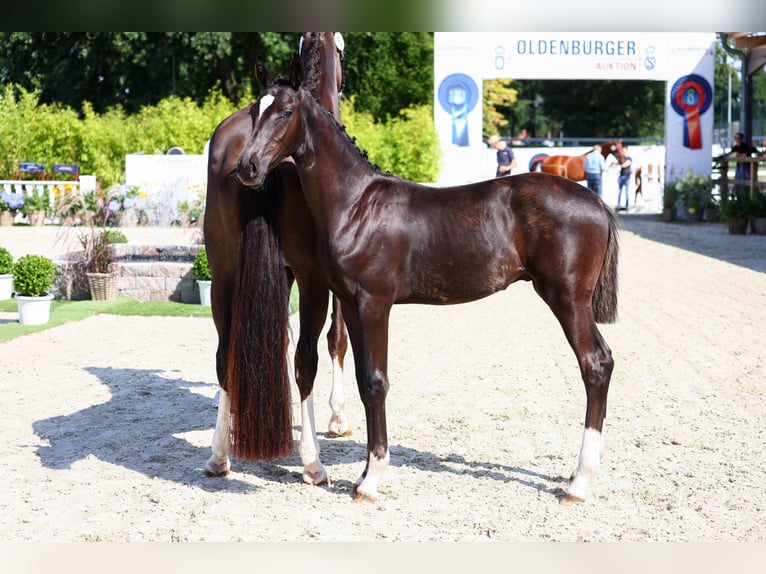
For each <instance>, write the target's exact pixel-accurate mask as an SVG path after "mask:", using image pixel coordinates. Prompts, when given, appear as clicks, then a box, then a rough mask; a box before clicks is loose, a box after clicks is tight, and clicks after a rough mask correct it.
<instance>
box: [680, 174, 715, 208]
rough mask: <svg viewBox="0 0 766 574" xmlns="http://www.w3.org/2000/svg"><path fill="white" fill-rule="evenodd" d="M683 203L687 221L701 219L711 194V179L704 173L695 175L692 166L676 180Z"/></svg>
mask: <svg viewBox="0 0 766 574" xmlns="http://www.w3.org/2000/svg"><path fill="white" fill-rule="evenodd" d="M676 189H677V190H678V193H679V196H680V199H681V204H682V205H683V207H684V213H685V214H686V220H687V221H701V220H702V210H703V208H704V206H705V204H706V203H707V200H708V197H709V196H710V181H709V179H708V178H707V177H705V176H702V175H695V174H694V173H693V172H692V170H691V168H687V169H686V173H685V174H684V177H683V178H681V179H679V180H678V181H677V182H676Z"/></svg>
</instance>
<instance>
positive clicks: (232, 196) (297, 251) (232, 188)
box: [204, 32, 350, 484]
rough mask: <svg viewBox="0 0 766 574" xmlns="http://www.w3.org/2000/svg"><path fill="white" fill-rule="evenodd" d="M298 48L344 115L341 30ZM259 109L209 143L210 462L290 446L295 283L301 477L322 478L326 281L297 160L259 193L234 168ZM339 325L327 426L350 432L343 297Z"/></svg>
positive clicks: (244, 113)
mask: <svg viewBox="0 0 766 574" xmlns="http://www.w3.org/2000/svg"><path fill="white" fill-rule="evenodd" d="M336 40H337V45H336ZM301 54H302V57H303V58H304V59H305V60H306V61H307V62H314V65H313V69H314V70H315V72H314V73H315V75H314V77H313V78H312V81H313V84H312V85H313V88H312V91H313V93H314V95H315V96H317V97H319V99H320V100H321V101H322V103H323V105H324V106H326V107H327V108H328V109H331V110H332V113H333V114H334V116H335V117H336V119H339V118H340V108H339V104H338V93H339V91H340V90H341V88H342V59H343V52H342V37H340V35H336V36H334V35H333V34H332V33H331V32H319V33H306V34H305V35H304V36H303V37H302V38H301ZM257 117H258V106H257V104H255V103H254V104H251V105H250V106H247V107H245V108H243V109H241V110H239V111H237V112H235V113H234V114H232V115H231V116H229V117H228V118H226V119H224V120H223V121H222V122H221V123H220V124H219V125H218V126H217V127H216V129H215V131H214V133H213V136H212V138H211V141H210V148H209V162H208V185H207V204H206V212H205V222H204V234H205V246H206V250H207V254H208V260H209V263H210V270H211V273H212V277H213V282H212V286H211V287H212V290H211V306H212V314H213V321H214V323H215V327H216V330H217V334H218V347H217V350H216V372H217V377H218V382H219V384H220V387H221V390H220V399H219V405H218V418H217V423H216V430H215V433H214V435H213V444H212V450H213V454H212V456H211V457H210V459H209V460H208V461H207V464H206V465H205V471H206V473H207V474H208V475H225V474H227V473H228V472H229V469H230V460H229V451H230V449H231V450H232V454H233V455H234V456H236V457H238V458H242V459H245V460H259V459H270V458H276V457H280V456H285V455H289V454H292V453H293V450H294V447H293V438H292V422H291V413H290V409H289V407H285V406H284V404H280V401H284V400H288V399H289V379H288V371H287V362H286V355H287V341H288V340H287V337H286V335H285V328H286V326H287V322H288V305H289V303H288V297H289V289H290V286H291V285H292V282H293V280H295V281H297V283H298V288H299V292H300V308H299V313H300V334H299V338H298V343H297V345H296V351H295V377H296V382H297V384H298V387H299V389H300V391H301V416H302V419H303V426H302V434H301V441H300V450H301V454H302V457H303V459H304V460H305V461H306V468H305V469H304V474H303V479H304V480H305V481H306V482H309V483H312V484H320V483H323V482H326V481H327V475H326V472H325V470H324V467H323V466H322V464H321V462H319V445H318V442H317V439H316V429H315V423H314V411H313V401H312V396H311V389H312V387H313V383H314V379H315V377H316V372H317V363H318V355H317V341H318V338H319V335H320V333H321V330H322V327H323V325H324V323H325V320H326V318H327V308H328V299H329V293H330V290H329V287H328V285H327V282H326V281H325V279H324V276H323V275H322V273H321V270H320V268H319V266H318V264H317V261H316V251H317V247H316V232H315V228H314V222H313V220H312V218H311V215H310V213H309V211H308V208H307V206H306V201H305V199H304V195H303V192H302V191H301V187H300V182H299V181H298V177H297V174H296V171H295V166H294V165H293V164H292V163H291V162H283V163H281V164H280V165H279V166H278V167H277V169H275V171H274V174H273V177H270V178H269V181H268V182H266V183H265V184H264V185H263V187H262V188H261V189H259V191H258V192H254V191H253V190H252V189H250V188H249V187H246V186H244V185H242V184H241V183H240V182H239V180H238V179H237V178H236V177H234V176H233V175H232V173H233V172H234V170H235V168H236V166H237V163H238V161H239V157H240V155H241V154H242V151H243V150H244V147H245V144H246V142H247V138H248V137H249V135H250V133H251V132H252V130H253V127H254V124H255V120H256V119H257ZM285 264H286V265H287V267H286V266H285ZM331 323H332V324H331V327H330V330H329V332H328V335H327V339H328V348H329V352H330V355H331V357H332V361H333V387H332V394H331V398H330V407H331V408H332V418H331V421H330V432H329V433H328V434H329V435H333V434H334V435H346V434H349V433H350V429H349V426H348V422H347V419H346V415H345V412H344V411H343V407H344V399H343V379H342V369H343V359H344V357H345V353H346V350H347V345H348V343H347V334H346V330H345V325H344V323H343V317H342V314H341V311H340V304H339V302H338V301H337V299H335V298H333V312H332V318H331ZM307 389H308V391H306V390H307ZM288 403H289V400H288ZM255 413H259V414H258V416H266V417H267V420H268V421H269V425H268V426H267V427H266V430H265V431H261V430H259V432H258V434H257V435H256V433H255V429H256V423H255V422H254V421H253V417H254V416H255ZM229 415H231V419H230V418H229ZM230 433H231V440H230Z"/></svg>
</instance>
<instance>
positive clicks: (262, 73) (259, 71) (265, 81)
mask: <svg viewBox="0 0 766 574" xmlns="http://www.w3.org/2000/svg"><path fill="white" fill-rule="evenodd" d="M255 79H256V80H257V82H258V83H259V84H260V85H261V87H263V88H267V87H269V86H270V85H271V81H272V79H273V77H272V75H271V72H269V69H268V68H267V67H266V64H264V63H263V62H261V61H260V60H258V61H256V62H255Z"/></svg>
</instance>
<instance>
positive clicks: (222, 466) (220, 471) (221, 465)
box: [205, 459, 231, 476]
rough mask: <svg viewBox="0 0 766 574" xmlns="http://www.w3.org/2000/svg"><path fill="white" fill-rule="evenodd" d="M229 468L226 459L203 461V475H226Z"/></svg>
mask: <svg viewBox="0 0 766 574" xmlns="http://www.w3.org/2000/svg"><path fill="white" fill-rule="evenodd" d="M230 470H231V466H230V464H229V461H228V459H227V460H225V461H223V462H215V461H213V460H212V459H211V460H208V461H207V463H205V476H227V475H228V474H229V471H230Z"/></svg>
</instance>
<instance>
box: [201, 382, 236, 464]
mask: <svg viewBox="0 0 766 574" xmlns="http://www.w3.org/2000/svg"><path fill="white" fill-rule="evenodd" d="M230 432H231V413H230V412H229V395H228V393H227V392H226V391H224V390H223V389H220V395H219V397H218V416H217V417H216V421H215V432H214V433H213V444H212V450H213V454H212V455H210V458H209V459H208V461H207V462H206V463H205V474H207V475H208V476H226V475H227V474H229V470H231V462H230V460H229V448H230V446H231V438H230V435H229V433H230Z"/></svg>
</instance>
